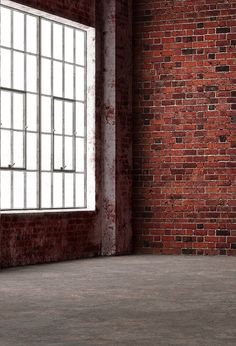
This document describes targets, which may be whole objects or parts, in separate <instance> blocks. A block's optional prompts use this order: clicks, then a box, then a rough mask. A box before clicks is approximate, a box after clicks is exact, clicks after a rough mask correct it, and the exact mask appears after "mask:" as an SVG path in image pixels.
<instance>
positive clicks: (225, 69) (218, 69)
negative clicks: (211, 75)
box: [216, 65, 229, 72]
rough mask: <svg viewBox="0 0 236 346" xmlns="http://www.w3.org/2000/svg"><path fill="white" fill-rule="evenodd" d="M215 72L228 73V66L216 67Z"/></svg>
mask: <svg viewBox="0 0 236 346" xmlns="http://www.w3.org/2000/svg"><path fill="white" fill-rule="evenodd" d="M216 72H229V66H227V65H222V66H216Z"/></svg>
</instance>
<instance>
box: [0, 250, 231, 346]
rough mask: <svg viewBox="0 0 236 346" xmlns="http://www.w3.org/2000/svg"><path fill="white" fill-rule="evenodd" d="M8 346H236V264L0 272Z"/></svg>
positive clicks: (92, 263)
mask: <svg viewBox="0 0 236 346" xmlns="http://www.w3.org/2000/svg"><path fill="white" fill-rule="evenodd" d="M0 345H1V346H13V345H14V346H15V345H17V346H18V345H19V346H41V345H43V346H51V345H52V346H54V345H57V346H59V345H60V346H87V345H95V346H97V345H104V346H108V345H109V346H111V345H134V346H139V345H140V346H144V345H148V346H150V345H155V346H167V345H187V346H201V345H202V346H208V345H209V346H227V345H230V346H233V345H234V346H235V345H236V258H232V257H231V258H230V257H228V258H227V257H201V258H200V257H174V256H171V257H169V256H161V257H159V256H126V257H113V258H99V259H89V260H81V261H76V262H66V263H59V264H49V265H40V266H30V267H23V268H13V269H8V270H3V271H1V272H0Z"/></svg>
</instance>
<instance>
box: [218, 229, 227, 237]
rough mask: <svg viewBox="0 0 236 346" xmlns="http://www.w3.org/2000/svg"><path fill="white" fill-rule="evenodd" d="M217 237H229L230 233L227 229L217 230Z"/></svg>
mask: <svg viewBox="0 0 236 346" xmlns="http://www.w3.org/2000/svg"><path fill="white" fill-rule="evenodd" d="M216 235H217V236H230V231H229V230H227V229H218V230H216Z"/></svg>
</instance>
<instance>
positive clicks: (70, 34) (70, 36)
mask: <svg viewBox="0 0 236 346" xmlns="http://www.w3.org/2000/svg"><path fill="white" fill-rule="evenodd" d="M64 54H65V61H68V62H72V63H73V62H74V30H73V29H71V28H68V27H65V53H64Z"/></svg>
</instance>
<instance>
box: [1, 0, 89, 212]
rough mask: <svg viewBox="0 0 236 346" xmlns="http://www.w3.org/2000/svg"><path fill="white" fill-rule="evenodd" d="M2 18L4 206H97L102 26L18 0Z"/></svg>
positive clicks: (13, 208)
mask: <svg viewBox="0 0 236 346" xmlns="http://www.w3.org/2000/svg"><path fill="white" fill-rule="evenodd" d="M0 20H1V26H0V210H1V212H14V211H15V212H26V211H29V210H30V211H40V210H42V211H44V210H55V209H57V210H77V209H87V210H94V208H95V202H94V200H95V173H94V122H95V115H94V103H95V92H94V84H95V82H94V79H95V78H94V74H95V73H94V70H95V68H94V66H95V62H94V59H95V48H94V46H95V43H94V38H95V37H94V36H95V34H94V29H93V28H89V27H86V26H83V25H80V24H78V23H74V22H71V21H68V20H64V19H62V18H59V17H55V16H52V15H49V14H46V13H44V12H41V11H36V10H33V9H30V8H28V7H25V6H21V5H19V4H15V3H13V2H11V1H0Z"/></svg>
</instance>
